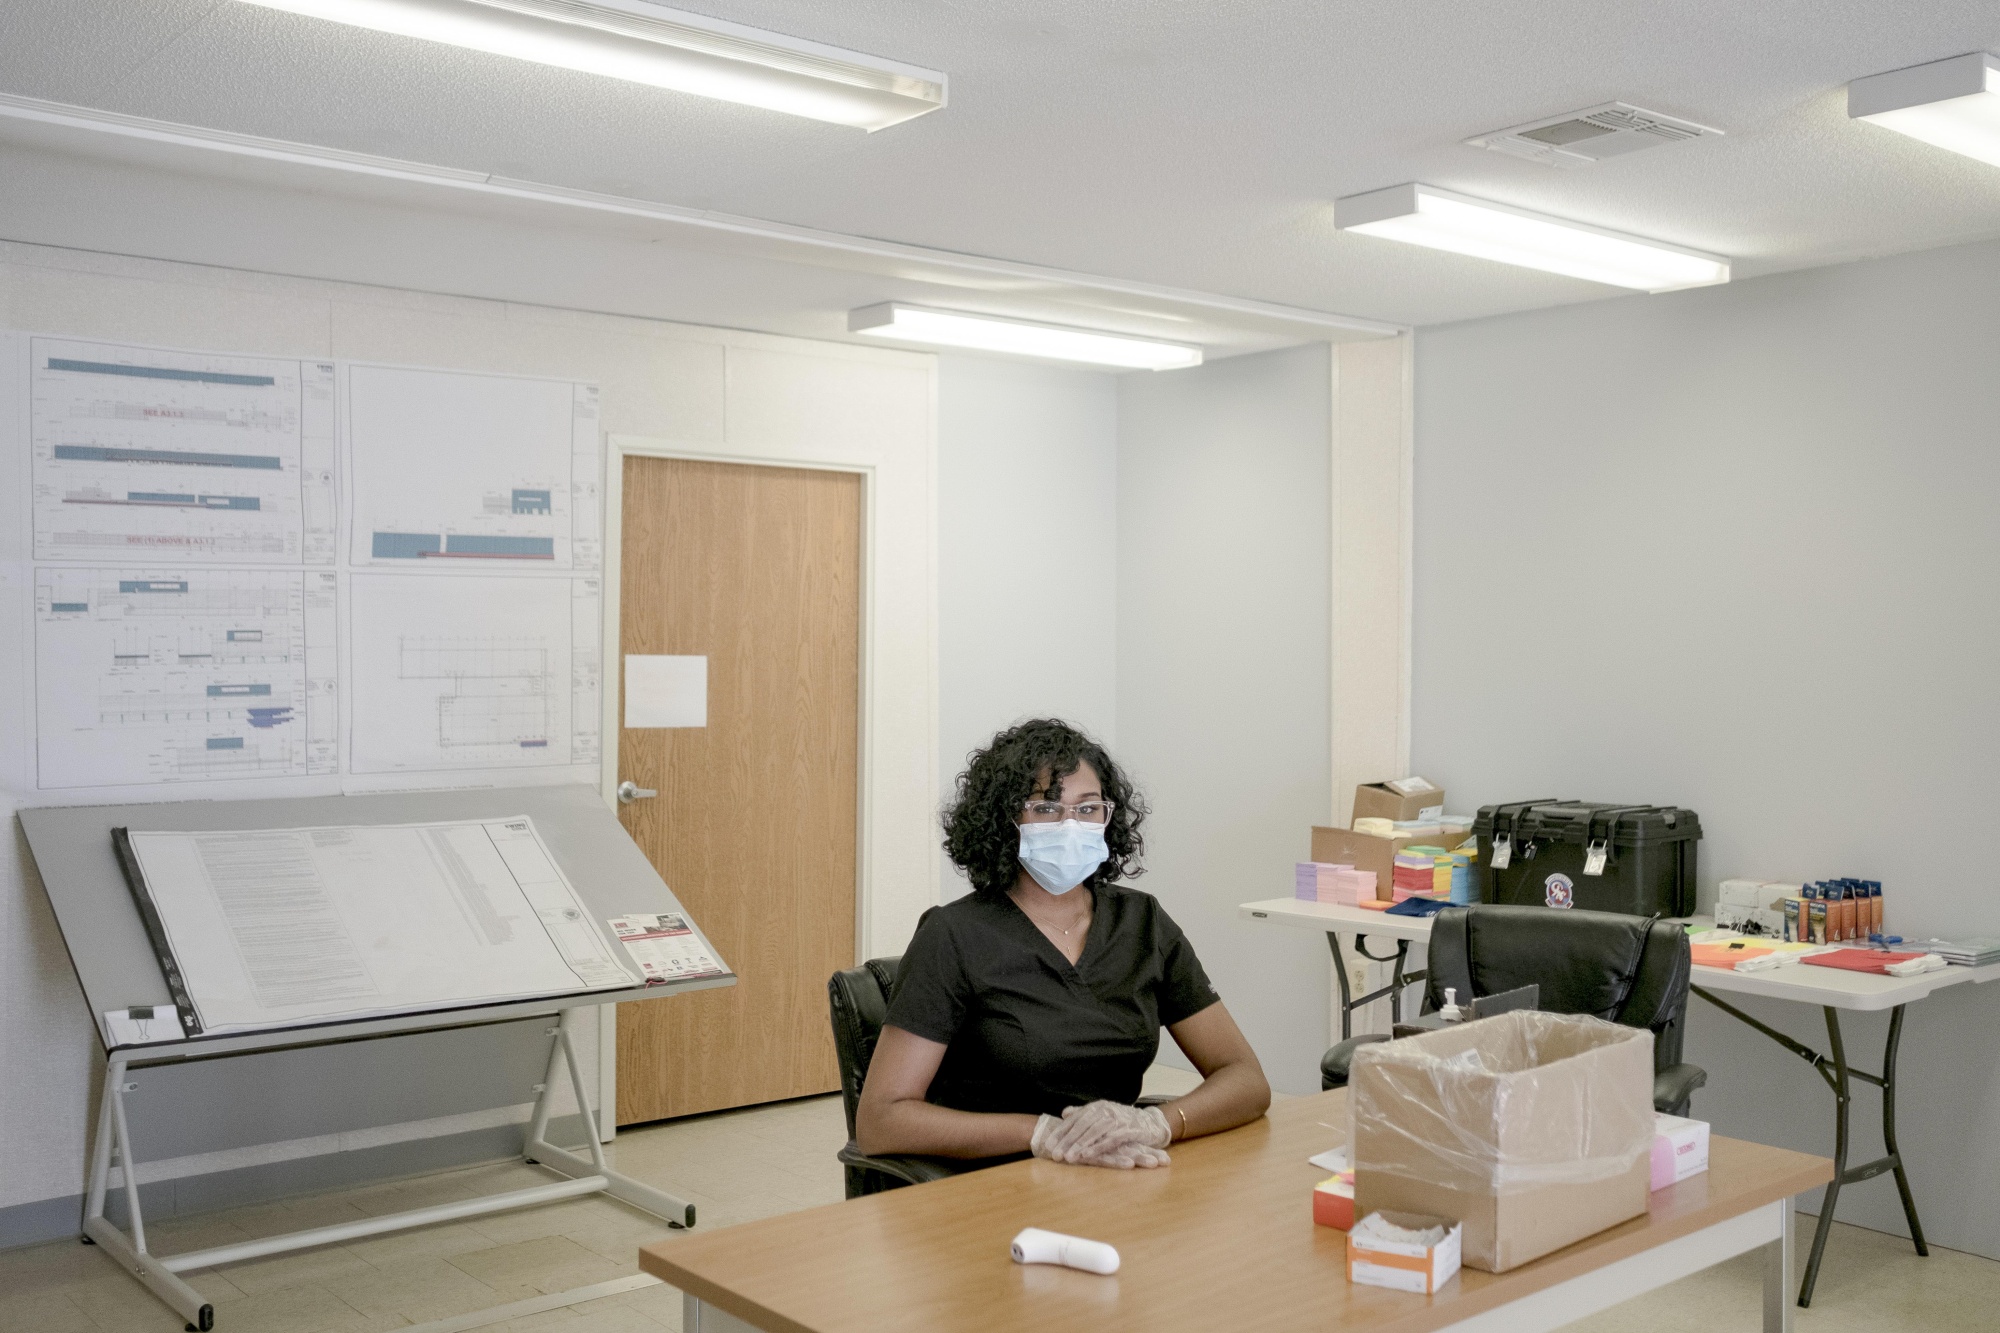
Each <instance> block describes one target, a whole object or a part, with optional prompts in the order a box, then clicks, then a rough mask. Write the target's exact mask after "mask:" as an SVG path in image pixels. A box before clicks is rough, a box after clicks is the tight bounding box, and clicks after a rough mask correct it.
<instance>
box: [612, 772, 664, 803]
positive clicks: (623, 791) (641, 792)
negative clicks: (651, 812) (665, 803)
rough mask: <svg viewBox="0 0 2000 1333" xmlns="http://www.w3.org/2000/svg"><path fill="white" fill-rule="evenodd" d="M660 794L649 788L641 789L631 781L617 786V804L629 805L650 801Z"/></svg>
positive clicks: (627, 780) (628, 780)
mask: <svg viewBox="0 0 2000 1333" xmlns="http://www.w3.org/2000/svg"><path fill="white" fill-rule="evenodd" d="M659 794H660V793H658V792H657V791H654V790H653V789H652V788H651V787H641V786H639V785H638V784H637V783H635V782H633V781H632V780H631V779H629V778H628V779H626V780H625V781H624V782H621V783H619V784H618V804H620V805H630V804H632V802H634V801H650V800H651V799H653V797H655V796H658V795H659Z"/></svg>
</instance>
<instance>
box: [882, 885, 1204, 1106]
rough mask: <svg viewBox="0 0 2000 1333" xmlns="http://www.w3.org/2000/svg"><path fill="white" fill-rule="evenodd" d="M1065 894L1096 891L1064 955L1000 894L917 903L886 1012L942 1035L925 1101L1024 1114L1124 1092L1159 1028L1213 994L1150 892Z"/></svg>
mask: <svg viewBox="0 0 2000 1333" xmlns="http://www.w3.org/2000/svg"><path fill="white" fill-rule="evenodd" d="M1073 892H1085V893H1094V894H1095V895H1096V908H1095V915H1094V916H1093V917H1092V919H1091V922H1090V934H1089V937H1088V939H1087V940H1086V941H1085V943H1084V946H1083V954H1082V956H1081V957H1080V958H1079V959H1078V960H1077V962H1076V963H1075V964H1074V965H1072V964H1071V963H1070V961H1069V960H1068V959H1067V958H1064V957H1063V956H1062V953H1061V951H1060V950H1058V949H1057V948H1056V946H1055V945H1053V944H1051V943H1050V942H1049V939H1048V937H1047V936H1046V935H1044V934H1042V932H1041V931H1040V930H1039V929H1037V928H1036V926H1035V923H1034V922H1033V921H1030V920H1029V919H1028V917H1027V914H1026V913H1024V912H1022V911H1021V909H1020V908H1019V907H1017V906H1015V904H1014V900H1013V899H1011V898H1009V897H1007V896H1006V895H1005V894H1003V893H974V894H971V895H969V896H967V897H964V898H960V899H958V900H957V901H955V902H951V903H947V904H945V905H944V906H942V907H939V908H936V909H934V910H932V911H930V912H928V913H926V914H925V917H924V920H923V922H922V924H920V925H919V926H918V927H917V934H916V938H915V939H913V940H911V941H910V947H909V950H908V951H907V952H906V953H904V955H903V964H902V968H901V969H900V971H899V973H898V975H897V978H896V989H895V992H894V994H893V995H892V996H891V998H890V1001H889V1016H888V1019H887V1021H888V1022H889V1023H890V1024H892V1025H894V1026H896V1027H899V1028H902V1029H903V1030H904V1031H905V1032H912V1033H915V1034H916V1035H917V1036H919V1037H924V1038H927V1039H929V1040H931V1041H935V1042H942V1043H943V1044H944V1047H945V1053H944V1059H943V1061H942V1062H941V1063H940V1064H939V1066H938V1072H937V1075H936V1077H935V1078H933V1079H932V1080H931V1086H930V1091H929V1093H928V1094H927V1095H926V1100H928V1101H930V1102H933V1103H935V1104H937V1105H939V1106H949V1107H952V1108H954V1109H956V1110H960V1111H999V1112H1018V1113H1023V1114H1027V1115H1044V1114H1045V1115H1061V1114H1062V1110H1063V1108H1064V1107H1065V1106H1081V1105H1083V1104H1084V1103H1085V1102H1093V1101H1098V1100H1104V1101H1114V1102H1125V1103H1127V1104H1130V1103H1133V1102H1136V1101H1137V1100H1138V1099H1139V1083H1140V1080H1141V1078H1143V1077H1144V1075H1145V1072H1146V1068H1147V1066H1149V1065H1151V1064H1152V1063H1153V1056H1154V1054H1155V1053H1156V1052H1157V1051H1158V1049H1159V1045H1160V1028H1161V1027H1162V1026H1171V1025H1172V1024H1175V1023H1178V1022H1180V1021H1181V1020H1182V1019H1184V1018H1189V1017H1192V1016H1193V1015H1195V1014H1198V1013H1200V1012H1201V1011H1202V1010H1204V1009H1206V1008H1208V1006H1210V1005H1211V1004H1214V1003H1215V1002H1216V1000H1217V998H1218V997H1217V995H1216V993H1215V988H1214V987H1213V986H1211V985H1209V982H1208V976H1207V974H1206V973H1204V972H1203V971H1202V970H1201V962H1200V960H1198V959H1197V958H1196V957H1195V956H1194V948H1193V946H1191V945H1190V944H1189V943H1188V941H1187V936H1185V935H1183V934H1182V933H1181V928H1180V927H1179V926H1177V925H1175V924H1174V921H1173V918H1172V917H1169V916H1168V915H1167V913H1166V911H1165V909H1164V908H1162V907H1161V906H1160V904H1159V901H1158V900H1157V899H1155V898H1154V897H1153V896H1152V895H1151V894H1147V893H1141V892H1139V891H1138V890H1137V889H1128V888H1125V887H1123V886H1121V885H1110V886H1104V887H1098V888H1095V889H1082V890H1073Z"/></svg>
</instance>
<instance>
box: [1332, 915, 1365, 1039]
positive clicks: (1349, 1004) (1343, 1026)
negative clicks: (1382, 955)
mask: <svg viewBox="0 0 2000 1333" xmlns="http://www.w3.org/2000/svg"><path fill="white" fill-rule="evenodd" d="M1356 943H1359V941H1356ZM1326 947H1327V948H1329V949H1331V950H1333V978H1334V980H1335V981H1338V982H1339V983H1340V1039H1341V1040H1342V1041H1346V1040H1347V1039H1348V1038H1350V1037H1352V1036H1353V1035H1354V999H1353V996H1352V995H1351V993H1350V992H1349V991H1348V989H1347V960H1346V959H1345V958H1343V957H1341V953H1340V934H1339V932H1338V931H1332V930H1329V931H1328V932H1326Z"/></svg>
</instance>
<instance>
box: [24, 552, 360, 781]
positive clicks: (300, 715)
mask: <svg viewBox="0 0 2000 1333" xmlns="http://www.w3.org/2000/svg"><path fill="white" fill-rule="evenodd" d="M334 624H335V588H334V576H333V575H332V574H331V573H321V572H309V571H298V570H214V569H193V568H181V569H42V570H38V571H37V572H36V578H35V659H36V678H35V695H36V704H37V707H36V712H37V721H38V726H37V729H36V730H37V753H36V776H37V784H38V785H39V786H40V787H42V788H45V789H50V788H70V787H113V786H126V785H130V784H134V783H146V782H188V781H200V780H203V779H218V778H255V777H307V776H313V775H318V774H330V773H333V772H335V771H336V767H337V763H338V758H339V736H340V728H339V713H338V710H339V690H338V653H337V650H336V647H335V642H334Z"/></svg>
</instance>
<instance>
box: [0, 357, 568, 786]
mask: <svg viewBox="0 0 2000 1333" xmlns="http://www.w3.org/2000/svg"><path fill="white" fill-rule="evenodd" d="M603 457H604V456H603V438H602V434H601V431H600V423H599V420H598V394H597V389H596V387H595V386H593V385H588V384H579V383H574V382H572V381H569V380H560V379H536V378H528V377H522V376H511V375H487V374H470V373H462V372H457V371H441V370H424V369H415V368H409V367H398V366H382V365H367V364H350V363H345V362H340V363H336V362H334V361H331V360H325V361H320V360H303V359H287V358H281V357H265V356H254V355H238V354H235V353H223V352H213V351H204V350H199V349H185V348H183V349H175V348H157V347H141V346H137V345H128V344H120V343H112V342H106V341H100V340H96V339H91V338H85V337H71V336H64V335H60V334H39V333H25V332H23V333H14V332H0V608H4V609H5V614H4V616H0V620H4V621H5V623H4V624H0V633H5V634H8V635H11V636H12V639H11V641H8V640H5V639H0V690H4V691H7V692H13V691H15V690H17V689H18V690H20V691H22V692H23V693H25V694H30V695H32V697H33V699H34V701H35V711H34V725H33V728H32V729H31V730H30V731H28V732H26V733H25V734H22V735H20V736H19V737H18V740H16V739H15V738H12V737H7V736H0V778H4V780H5V781H6V782H9V783H11V782H25V783H28V784H31V785H32V786H33V787H35V788H37V789H39V790H43V791H79V792H82V791H88V792H106V793H109V792H111V791H113V790H114V789H120V788H125V789H130V788H143V787H146V786H149V785H152V784H156V783H177V784H179V783H189V782H193V783H202V782H212V783H222V784H225V785H224V786H222V787H218V788H216V789H215V790H217V791H218V792H221V793H222V794H225V795H231V796H234V795H240V794H244V793H245V792H246V790H248V789H247V788H246V787H245V786H244V784H246V783H255V784H263V783H267V782H273V781H275V782H277V783H279V784H280V785H279V786H277V787H265V786H262V785H259V786H257V787H256V789H255V790H256V791H258V792H259V793H268V794H270V795H285V794H302V793H304V792H308V791H311V792H321V791H325V790H328V789H329V788H331V787H336V786H337V787H343V788H348V789H362V790H379V789H383V788H392V787H397V786H408V785H419V786H421V785H432V784H434V783H435V782H436V781H438V780H440V779H443V780H448V781H452V782H466V781H485V780H493V781H499V782H507V781H509V780H510V778H509V776H508V775H510V774H516V775H518V776H514V777H512V778H511V781H514V782H537V781H577V780H586V781H587V780H590V779H592V778H593V777H594V776H595V773H594V769H595V766H596V765H597V764H598V763H599V762H600V757H601V752H602V744H601V740H602V712H601V709H602V706H603V693H602V681H601V675H602V663H601V661H600V659H601V657H602V634H603V618H602V610H603V607H602V602H603V595H602V590H601V587H600V584H599V578H600V574H599V571H600V568H601V566H602V564H603V554H604V552H603V471H604V462H603ZM14 562H18V563H14ZM9 580H14V581H13V582H11V583H10V582H9ZM10 587H12V588H16V589H19V592H17V593H10V592H8V591H7V589H8V588H10ZM30 591H31V592H32V597H30V596H27V595H25V594H27V593H29V592H30ZM427 775H430V776H427ZM446 775H448V776H446ZM287 783H289V784H291V785H290V786H286V785H285V784H287ZM227 784H235V785H233V786H232V785H227Z"/></svg>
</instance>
